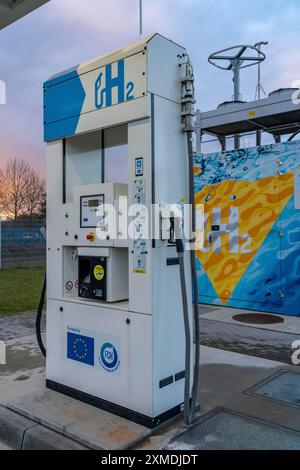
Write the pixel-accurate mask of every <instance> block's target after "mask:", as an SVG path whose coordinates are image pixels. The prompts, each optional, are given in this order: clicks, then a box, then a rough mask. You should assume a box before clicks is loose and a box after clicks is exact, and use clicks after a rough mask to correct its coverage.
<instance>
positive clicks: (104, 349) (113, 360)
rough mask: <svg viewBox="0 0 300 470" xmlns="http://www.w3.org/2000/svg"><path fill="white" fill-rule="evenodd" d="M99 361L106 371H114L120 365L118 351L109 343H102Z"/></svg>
mask: <svg viewBox="0 0 300 470" xmlns="http://www.w3.org/2000/svg"><path fill="white" fill-rule="evenodd" d="M98 358H99V361H100V364H101V365H102V367H103V368H104V369H105V370H107V371H108V372H114V371H115V370H117V369H118V367H119V365H120V361H119V356H118V351H117V349H116V348H115V346H114V345H113V344H111V343H104V344H103V345H102V346H101V348H100V350H99V356H98Z"/></svg>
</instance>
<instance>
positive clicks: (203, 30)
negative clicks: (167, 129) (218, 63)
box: [0, 0, 300, 174]
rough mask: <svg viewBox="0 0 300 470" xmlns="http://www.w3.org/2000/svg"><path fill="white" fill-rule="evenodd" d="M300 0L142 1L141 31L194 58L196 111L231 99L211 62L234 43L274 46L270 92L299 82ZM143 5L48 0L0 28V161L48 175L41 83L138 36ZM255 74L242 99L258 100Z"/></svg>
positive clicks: (248, 77)
mask: <svg viewBox="0 0 300 470" xmlns="http://www.w3.org/2000/svg"><path fill="white" fill-rule="evenodd" d="M299 22H300V2H299V0H251V1H249V0H144V33H145V35H148V34H150V33H153V32H159V33H160V34H162V35H164V36H166V37H168V38H170V39H173V40H174V41H176V42H177V43H179V44H181V45H183V46H185V47H186V48H187V50H188V52H189V53H190V56H191V59H192V62H193V66H194V72H195V78H196V92H197V107H198V108H200V109H201V110H203V111H205V110H208V109H212V108H215V107H216V106H217V105H218V104H219V103H221V102H222V101H225V100H227V99H231V97H232V76H231V74H230V73H229V72H222V71H219V70H218V69H215V68H214V67H212V66H211V65H209V63H208V61H207V57H208V55H209V54H210V53H211V52H214V51H216V50H219V49H223V48H225V47H229V46H232V45H235V44H243V43H249V44H254V43H255V42H257V41H260V40H267V41H269V42H270V44H269V46H268V47H267V49H266V52H267V61H266V62H265V63H264V65H263V73H262V76H263V85H264V88H265V89H266V91H267V92H270V91H272V90H275V89H276V88H280V87H288V86H291V84H292V82H293V81H294V80H299V79H300V52H299V44H300V29H299ZM138 29H139V24H138V0H51V1H50V2H49V3H48V4H46V5H44V6H43V7H41V8H40V9H39V10H36V11H35V12H33V13H32V14H30V15H29V16H27V17H25V18H23V19H22V20H20V21H19V22H17V23H15V24H13V25H11V26H9V27H8V28H6V29H5V30H2V31H0V37H1V40H0V63H1V68H0V79H1V80H4V81H5V82H6V85H7V104H6V105H5V106H4V105H1V106H0V120H1V121H0V122H1V140H0V161H4V159H9V158H14V157H17V158H24V159H25V160H27V161H29V162H30V163H31V164H32V165H33V166H34V167H35V168H36V169H37V170H38V171H39V172H41V173H42V174H44V171H45V144H44V143H43V115H42V110H43V108H42V106H43V104H42V96H43V93H42V84H43V82H44V81H45V80H46V79H47V78H49V77H50V76H51V75H53V74H54V73H57V72H59V71H61V70H65V69H67V68H69V67H71V66H73V65H77V64H79V63H81V62H85V61H86V60H88V59H93V58H94V57H96V56H98V55H100V54H103V53H105V52H108V51H110V50H111V49H115V48H118V47H121V46H123V45H125V44H127V43H130V42H134V41H135V40H137V39H138ZM255 86H256V70H255V68H253V69H252V70H251V69H248V70H247V71H244V72H243V75H242V89H243V91H244V93H243V99H246V100H252V99H254V96H255Z"/></svg>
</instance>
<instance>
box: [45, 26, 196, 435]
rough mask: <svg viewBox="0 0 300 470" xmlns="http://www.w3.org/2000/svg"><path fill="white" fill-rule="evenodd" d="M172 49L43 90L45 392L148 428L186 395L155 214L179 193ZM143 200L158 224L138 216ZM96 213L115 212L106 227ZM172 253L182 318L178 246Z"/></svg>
mask: <svg viewBox="0 0 300 470" xmlns="http://www.w3.org/2000/svg"><path fill="white" fill-rule="evenodd" d="M182 57H186V51H185V49H184V48H182V47H180V46H179V45H177V44H175V43H174V42H172V41H170V40H167V39H165V38H164V37H162V36H160V35H159V34H155V35H153V36H151V37H149V38H147V39H144V40H141V41H140V42H137V43H136V44H134V45H132V46H130V47H128V48H124V49H119V50H116V51H114V52H111V53H109V54H107V55H103V56H101V57H99V58H97V59H95V60H93V61H90V62H86V63H84V64H81V65H80V66H78V67H76V68H73V69H71V70H68V71H66V72H63V73H61V74H58V75H56V76H54V77H52V78H51V79H49V80H48V81H47V82H46V83H45V84H44V113H45V116H44V129H45V141H46V142H47V299H48V300H47V361H46V377H47V387H48V388H51V389H53V390H56V391H58V392H61V393H64V394H66V395H69V396H72V397H74V398H77V399H79V400H83V401H86V402H87V403H90V404H92V405H96V406H99V407H101V408H103V409H106V410H108V411H111V412H114V413H116V414H119V415H121V416H123V417H127V418H129V419H132V420H134V421H136V422H139V423H141V424H144V425H146V426H149V427H154V426H156V425H157V424H159V423H160V422H162V421H164V420H166V419H168V418H169V417H171V416H174V415H176V414H178V413H179V412H180V411H182V408H183V403H184V398H185V397H184V395H185V379H186V373H187V370H186V360H187V356H186V354H187V351H186V338H185V336H184V328H185V326H186V325H185V324H184V316H183V313H182V310H183V305H182V289H181V283H180V271H179V262H178V257H177V253H176V247H175V244H174V243H173V242H172V240H170V238H171V236H172V233H171V232H172V229H173V230H174V220H172V219H167V217H166V218H164V215H163V214H164V211H163V210H160V209H161V208H163V207H165V205H166V204H181V205H182V204H184V203H185V202H186V203H187V202H188V201H189V167H188V158H187V154H188V140H187V138H186V133H185V132H184V129H183V125H182V123H183V122H184V118H185V116H186V115H189V114H190V113H189V112H188V111H186V112H183V109H184V104H185V103H187V102H191V100H190V101H189V100H188V98H186V101H184V100H183V95H182V89H183V85H184V84H186V83H187V81H188V80H187V79H186V78H182V67H180V58H182ZM126 204H127V205H128V207H129V211H128V213H129V218H128V223H127V224H126V223H125V225H124V223H121V222H120V221H119V219H120V218H121V219H122V217H123V218H124V216H125V212H126ZM154 205H156V206H155V207H158V217H157V220H158V223H157V224H153V223H152V222H151V220H152V217H150V218H149V217H147V214H148V216H149V214H151V215H153V212H155V209H154ZM107 207H111V208H112V209H114V211H115V214H117V216H118V217H115V218H113V223H112V227H111V226H110V227H108V225H107V217H106V216H107V210H108V209H107ZM150 219H151V220H150ZM149 220H150V222H149ZM155 220H156V219H155ZM172 223H173V226H172ZM154 225H155V227H154ZM124 227H125V228H124ZM153 231H155V233H156V234H158V235H157V236H154V235H153ZM182 258H183V260H184V266H185V270H184V276H185V279H184V280H185V288H186V308H187V313H188V318H186V320H188V322H189V324H190V325H192V323H193V318H192V316H193V312H192V309H193V306H192V281H191V280H192V276H191V261H190V256H189V254H188V252H185V253H184V254H182ZM182 273H183V271H181V274H182ZM181 281H182V278H181ZM188 355H190V358H188V359H190V369H191V373H192V353H191V348H190V349H189V350H188ZM188 373H190V371H188ZM188 393H189V395H190V393H191V387H190V386H189V390H188ZM188 398H190V396H189V397H188Z"/></svg>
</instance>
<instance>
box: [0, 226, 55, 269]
mask: <svg viewBox="0 0 300 470" xmlns="http://www.w3.org/2000/svg"><path fill="white" fill-rule="evenodd" d="M42 227H45V221H44V220H37V219H34V220H31V221H29V220H17V221H2V222H0V268H1V269H5V268H22V267H33V266H45V264H46V241H45V239H44V237H43V234H42V232H41V228H42Z"/></svg>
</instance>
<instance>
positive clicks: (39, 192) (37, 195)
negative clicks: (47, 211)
mask: <svg viewBox="0 0 300 470" xmlns="http://www.w3.org/2000/svg"><path fill="white" fill-rule="evenodd" d="M28 183H29V184H28V187H27V189H26V195H25V214H26V215H28V216H29V219H30V222H31V221H32V218H33V216H34V215H38V214H39V213H40V212H41V210H42V207H43V204H44V197H45V182H44V181H43V180H42V179H41V177H40V175H39V174H38V173H36V172H35V171H34V170H33V169H31V170H30V174H29V181H28Z"/></svg>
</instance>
